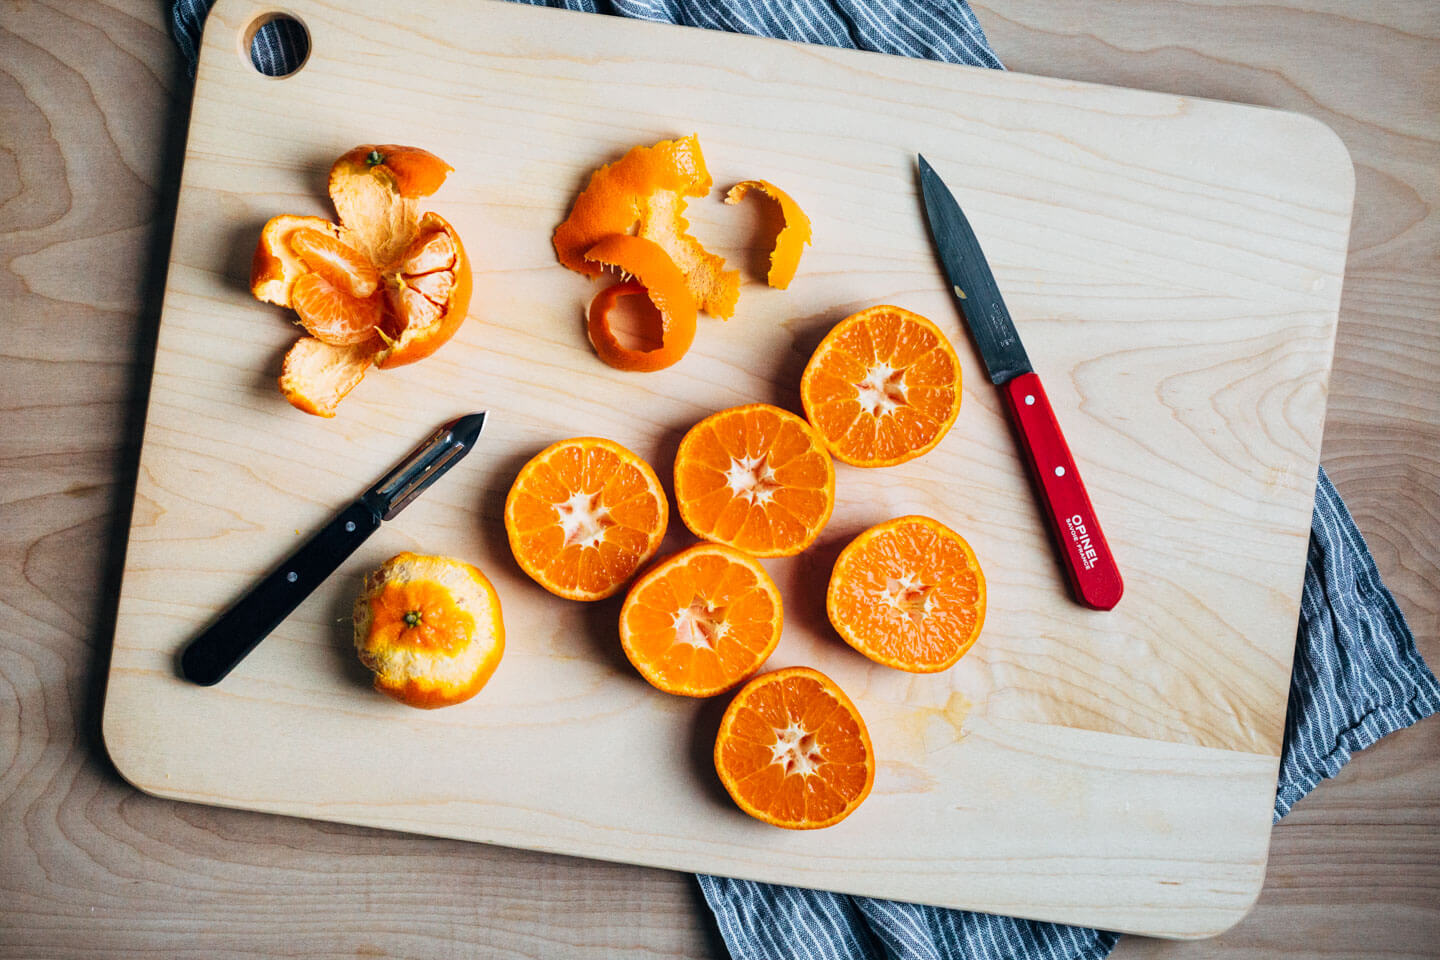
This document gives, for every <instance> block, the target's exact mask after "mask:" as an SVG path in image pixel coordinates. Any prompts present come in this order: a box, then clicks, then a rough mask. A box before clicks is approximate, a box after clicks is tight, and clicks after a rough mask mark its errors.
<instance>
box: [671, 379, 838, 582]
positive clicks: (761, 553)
mask: <svg viewBox="0 0 1440 960" xmlns="http://www.w3.org/2000/svg"><path fill="white" fill-rule="evenodd" d="M675 501H676V503H677V504H678V506H679V510H680V519H681V520H683V521H684V522H685V526H687V527H689V528H690V531H691V532H692V533H694V534H695V535H696V536H697V537H700V538H701V539H704V540H712V541H714V542H716V543H723V544H727V545H729V546H732V547H735V548H737V549H739V550H743V551H745V552H746V553H748V554H751V555H752V556H756V557H789V556H794V555H795V554H797V553H799V552H800V551H801V550H804V549H805V548H806V547H808V546H810V544H812V543H814V542H815V539H816V538H817V537H818V536H820V531H821V530H823V529H824V528H825V523H826V521H828V520H829V519H830V513H831V511H832V510H834V508H835V465H834V463H833V462H832V461H831V460H830V454H829V453H827V452H826V450H825V444H824V442H823V441H822V440H821V439H820V437H819V435H818V434H816V433H815V431H814V429H813V428H812V427H811V426H810V424H808V423H806V422H805V421H804V420H802V419H801V418H800V417H797V416H795V414H793V413H790V412H789V411H788V410H782V409H780V408H779V407H772V406H770V405H769V404H764V403H752V404H749V405H747V406H743V407H733V408H731V409H729V410H721V411H720V412H719V413H715V414H711V415H710V416H708V417H706V418H705V419H704V420H701V421H700V422H699V423H697V424H695V426H693V427H691V428H690V431H689V432H688V433H686V434H685V436H684V438H683V439H682V440H681V441H680V449H679V451H678V452H677V453H676V454H675Z"/></svg>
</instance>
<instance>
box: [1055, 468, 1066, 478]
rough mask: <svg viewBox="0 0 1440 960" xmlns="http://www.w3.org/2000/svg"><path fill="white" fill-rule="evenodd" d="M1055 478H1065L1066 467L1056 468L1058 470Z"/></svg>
mask: <svg viewBox="0 0 1440 960" xmlns="http://www.w3.org/2000/svg"><path fill="white" fill-rule="evenodd" d="M1055 476H1057V477H1063V476H1065V468H1064V467H1056V468H1055Z"/></svg>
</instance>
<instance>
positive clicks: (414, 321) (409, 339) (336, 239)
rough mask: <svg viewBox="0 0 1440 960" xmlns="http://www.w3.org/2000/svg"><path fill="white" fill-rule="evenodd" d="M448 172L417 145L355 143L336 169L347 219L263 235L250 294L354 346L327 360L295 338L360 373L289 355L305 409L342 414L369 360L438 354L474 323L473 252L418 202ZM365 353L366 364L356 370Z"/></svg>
mask: <svg viewBox="0 0 1440 960" xmlns="http://www.w3.org/2000/svg"><path fill="white" fill-rule="evenodd" d="M450 170H451V168H450V165H449V164H447V163H445V161H443V160H441V159H440V158H439V157H437V156H435V155H434V154H432V153H429V152H428V151H425V150H421V149H419V148H418V147H404V146H396V145H384V146H372V145H366V146H362V147H356V148H355V149H354V150H351V151H350V152H349V153H346V154H345V155H344V156H342V157H340V159H338V160H336V161H335V163H334V165H333V166H332V167H331V168H330V183H329V187H330V199H331V202H332V203H334V205H335V211H336V213H337V214H338V215H339V220H340V223H339V224H335V223H331V222H330V221H328V220H324V219H322V218H320V217H297V216H291V215H288V214H286V215H281V216H278V217H272V218H271V219H270V221H269V222H268V223H266V224H265V227H264V229H262V230H261V232H260V242H259V243H258V244H257V246H256V248H255V255H254V258H253V259H252V261H251V270H250V289H251V292H252V293H254V295H255V296H256V297H258V298H259V299H261V300H264V301H266V302H267V303H274V304H277V305H279V306H282V307H290V308H293V309H294V310H295V313H296V315H297V317H298V318H299V322H300V324H301V326H303V327H304V328H305V330H306V332H307V333H309V334H310V336H311V337H312V338H314V339H316V340H319V341H320V342H322V343H324V344H326V345H328V346H330V347H336V348H353V349H350V350H346V351H338V350H337V351H330V352H329V355H328V356H327V355H325V354H326V352H325V351H318V350H316V348H314V347H313V346H305V347H303V348H300V347H299V345H298V344H297V348H299V349H300V352H301V355H302V356H303V357H304V358H305V359H306V360H308V361H312V362H313V361H317V359H323V363H324V364H333V363H337V362H343V363H345V364H346V365H347V375H346V378H345V379H346V380H347V382H348V381H349V380H350V379H351V377H350V374H352V373H354V372H355V371H358V372H359V376H358V377H355V378H353V381H354V382H349V386H348V387H347V388H346V389H345V390H343V391H337V390H336V389H335V387H334V383H333V382H332V379H333V378H329V377H328V375H327V376H326V377H325V378H323V379H322V380H319V381H316V382H306V381H304V380H303V379H302V378H303V377H304V376H305V375H306V371H307V370H308V369H309V368H310V366H311V365H312V364H311V363H299V362H296V363H289V362H287V364H286V367H287V370H286V373H285V374H283V375H282V383H281V389H282V390H283V391H284V393H285V396H286V397H287V398H289V399H290V400H291V402H292V403H295V405H296V406H298V407H299V408H300V409H302V410H306V411H308V412H311V413H315V412H319V413H321V415H322V416H333V415H334V412H335V404H337V403H339V401H340V400H341V399H342V398H343V397H344V395H345V393H346V392H348V390H349V389H351V388H353V387H354V386H355V384H356V383H358V382H359V377H363V376H364V370H365V369H366V368H367V367H368V365H369V362H373V363H374V364H375V365H377V366H381V367H395V366H400V365H401V364H406V363H412V362H414V361H416V360H419V359H422V358H423V357H426V356H429V355H430V354H431V353H433V352H434V351H435V350H436V349H437V348H439V347H440V345H441V344H443V343H444V342H445V341H447V340H449V339H450V337H451V336H453V335H454V333H455V330H456V329H457V328H458V327H459V326H460V323H461V321H462V320H464V318H465V314H466V312H467V311H468V310H469V306H470V292H471V271H470V262H469V260H468V259H467V258H466V256H465V249H464V247H463V245H462V244H461V243H460V237H459V235H458V234H457V233H456V232H455V230H454V228H453V227H451V226H450V224H449V223H447V222H446V221H445V219H444V218H443V217H441V216H440V215H438V214H436V213H433V212H425V213H422V212H421V211H420V209H419V200H420V198H422V197H425V196H428V195H429V194H431V193H434V192H435V190H437V189H438V188H439V187H440V184H441V183H443V182H444V180H445V177H446V176H447V175H448V174H449V173H450ZM302 342H303V341H302ZM361 354H363V355H364V358H365V359H366V360H367V363H366V364H365V365H363V366H353V367H352V366H350V365H349V363H348V361H349V360H351V359H353V358H355V357H357V356H359V355H361ZM322 365H323V364H322ZM327 411H328V412H327Z"/></svg>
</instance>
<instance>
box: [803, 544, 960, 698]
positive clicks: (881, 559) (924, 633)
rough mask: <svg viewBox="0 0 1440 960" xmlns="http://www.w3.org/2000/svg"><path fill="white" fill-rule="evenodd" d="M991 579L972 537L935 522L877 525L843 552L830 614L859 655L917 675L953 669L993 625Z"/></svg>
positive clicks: (830, 592) (828, 599) (829, 597)
mask: <svg viewBox="0 0 1440 960" xmlns="http://www.w3.org/2000/svg"><path fill="white" fill-rule="evenodd" d="M985 604H986V594H985V574H984V573H983V572H982V571H981V569H980V562H979V561H978V560H976V559H975V551H973V550H971V549H970V544H968V543H966V542H965V538H964V537H962V536H960V535H959V534H958V533H956V532H955V531H954V530H951V529H950V528H949V527H947V526H945V525H944V524H943V523H941V522H939V521H938V520H933V519H931V518H930V517H920V516H909V517H896V518H895V519H893V520H887V521H885V522H884V523H880V524H876V525H875V526H873V527H871V528H870V529H869V530H866V531H865V532H864V533H862V534H860V535H859V536H858V537H856V538H855V539H854V540H853V541H851V542H850V544H849V545H848V546H847V547H846V548H845V549H844V550H842V551H841V552H840V556H839V558H837V559H836V561H835V567H834V569H833V570H832V571H831V574H830V584H829V587H828V588H827V590H826V593H825V612H826V614H827V615H828V616H829V618H830V623H831V624H832V625H833V626H834V627H835V630H836V631H837V632H838V633H839V634H840V636H841V637H843V638H844V639H845V642H846V643H848V644H850V646H852V647H854V648H855V649H856V650H858V651H860V652H861V653H863V654H864V655H865V656H867V657H869V658H870V659H871V660H874V661H875V662H876V663H882V664H884V665H885V666H887V667H894V668H896V669H897V670H906V671H909V672H911V673H936V672H938V671H940V670H948V669H949V668H950V667H952V666H954V664H955V663H956V661H958V660H959V659H960V658H961V657H963V656H964V655H965V653H966V652H967V651H968V650H969V649H970V648H971V647H972V646H974V645H975V640H976V638H977V637H979V636H980V628H981V627H982V626H984V624H985Z"/></svg>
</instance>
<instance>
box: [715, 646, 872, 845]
mask: <svg viewBox="0 0 1440 960" xmlns="http://www.w3.org/2000/svg"><path fill="white" fill-rule="evenodd" d="M715 770H716V772H717V773H718V774H719V776H720V780H721V782H722V783H723V784H724V785H725V789H726V790H727V791H728V792H729V793H730V796H731V797H732V798H733V799H734V800H735V803H736V804H737V805H738V806H739V807H740V809H742V810H744V811H745V812H746V813H748V814H750V815H751V816H752V817H755V818H756V819H759V820H763V821H764V822H766V823H770V824H773V825H775V826H778V827H785V828H787V829H793V830H807V829H815V828H820V827H828V826H832V825H834V824H836V823H839V822H840V821H841V820H843V819H845V818H846V817H847V816H849V815H850V814H851V813H853V812H854V811H855V809H856V808H857V807H859V806H860V804H861V803H862V802H863V801H864V800H865V798H866V797H867V796H869V794H870V789H871V787H872V786H873V785H874V782H875V755H874V748H873V747H872V745H871V742H870V734H869V731H868V730H867V729H866V727H865V721H864V720H863V719H862V718H861V716H860V713H859V711H858V710H857V709H856V708H855V704H854V703H852V702H851V701H850V698H849V697H847V696H846V695H845V693H844V691H842V690H841V689H840V687H839V686H837V685H836V684H835V682H834V681H833V680H831V679H830V678H829V677H826V676H825V675H824V674H822V673H820V672H819V671H817V670H812V669H810V668H809V667H792V668H789V669H786V670H779V671H776V672H774V673H767V674H762V675H761V676H759V677H756V678H755V679H754V680H751V681H750V682H749V683H748V684H746V685H745V687H744V688H743V689H741V691H740V692H739V693H738V694H736V695H735V699H734V700H732V701H731V703H730V706H729V707H728V708H727V709H726V711H725V715H724V717H723V718H722V719H721V721H720V732H719V734H718V735H717V736H716V738H715Z"/></svg>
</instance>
